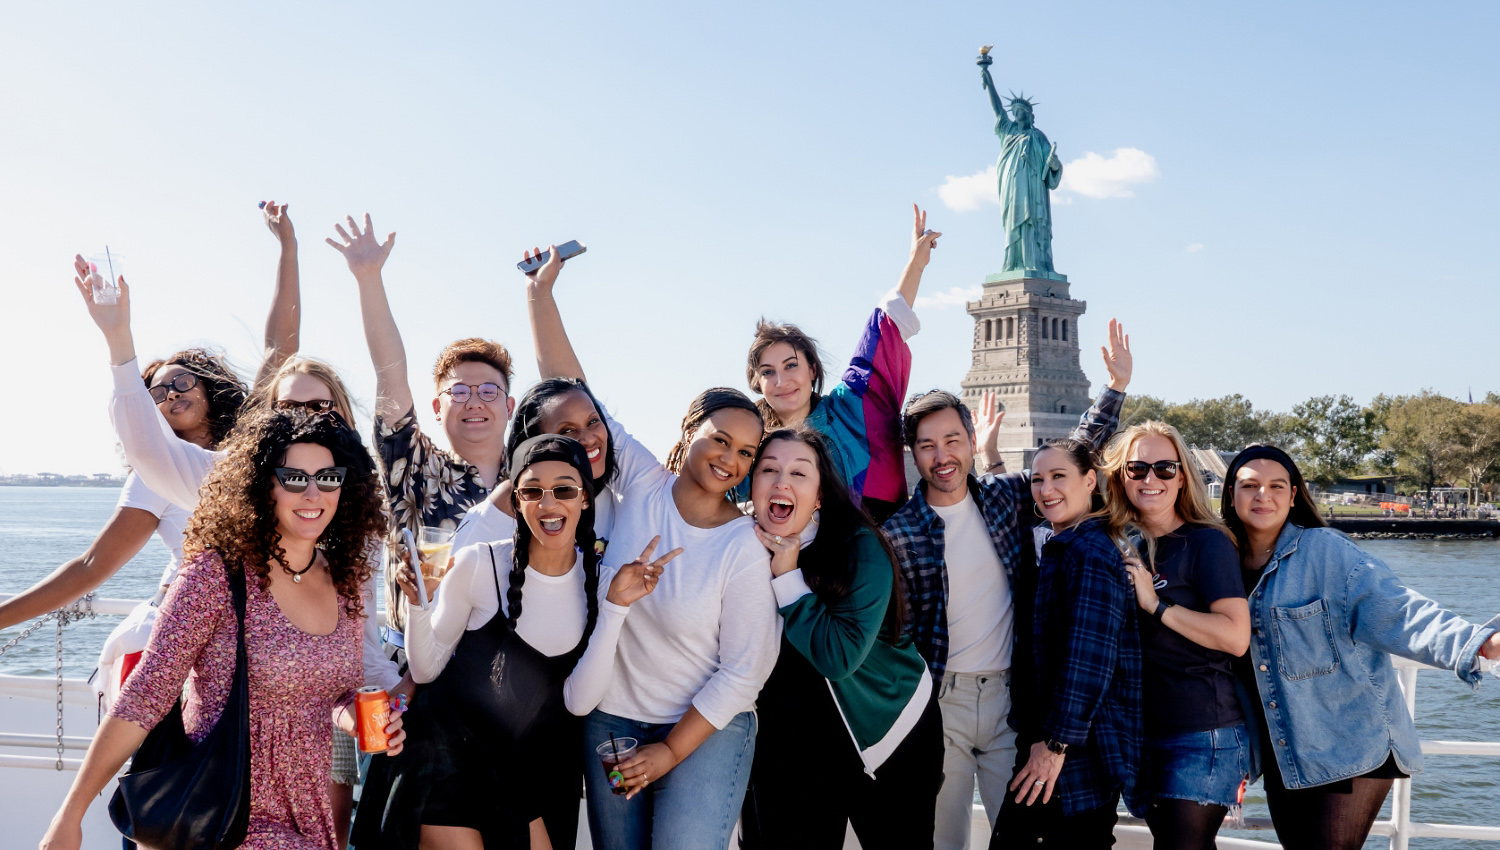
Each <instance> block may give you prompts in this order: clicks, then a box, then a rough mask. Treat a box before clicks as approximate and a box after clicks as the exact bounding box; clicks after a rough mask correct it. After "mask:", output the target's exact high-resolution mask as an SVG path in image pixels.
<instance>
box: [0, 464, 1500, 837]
mask: <svg viewBox="0 0 1500 850" xmlns="http://www.w3.org/2000/svg"><path fill="white" fill-rule="evenodd" d="M118 497H119V491H118V490H116V489H113V488H91V487H5V486H0V552H3V553H4V557H3V559H0V592H4V593H15V592H17V591H19V590H21V589H23V588H25V587H27V586H28V585H30V584H32V583H33V582H35V581H36V580H38V579H39V578H41V577H43V576H45V575H46V574H47V573H48V572H50V571H51V570H53V569H55V568H56V567H58V566H59V565H61V564H62V563H63V562H64V561H66V560H68V559H69V558H72V557H75V556H77V555H79V554H81V553H83V552H84V551H85V550H86V549H87V548H88V545H89V544H90V543H91V542H92V541H93V539H94V536H95V535H96V534H97V533H98V532H99V529H100V528H102V527H103V525H104V523H105V521H106V520H108V518H109V516H110V514H111V513H112V512H113V511H114V507H115V501H116V500H117V499H118ZM1362 545H1363V546H1364V547H1365V548H1366V549H1367V550H1368V551H1370V552H1372V553H1373V554H1375V555H1376V556H1377V557H1379V558H1381V559H1383V560H1384V561H1385V562H1386V563H1387V564H1389V565H1390V566H1391V567H1392V568H1393V569H1394V570H1395V571H1396V573H1397V574H1398V575H1400V576H1401V577H1402V578H1403V579H1404V580H1405V581H1406V582H1407V583H1408V584H1409V585H1411V586H1412V587H1414V588H1416V589H1417V590H1419V591H1421V592H1422V593H1424V594H1426V595H1428V596H1430V597H1432V598H1434V599H1436V600H1438V601H1439V602H1441V603H1443V604H1444V605H1446V606H1448V607H1449V608H1451V609H1453V610H1454V611H1457V612H1458V613H1460V614H1462V615H1464V616H1465V617H1468V618H1470V619H1473V620H1477V621H1479V622H1483V621H1484V620H1487V619H1489V618H1490V617H1491V616H1493V615H1494V614H1495V613H1496V612H1500V542H1495V541H1489V540H1406V541H1388V540H1381V541H1367V542H1364V543H1363V544H1362ZM166 558H167V552H166V548H165V547H164V546H163V545H162V543H161V541H160V540H159V539H158V538H156V537H152V539H151V541H150V542H149V543H148V544H147V545H146V547H145V548H144V549H143V550H142V551H141V553H140V554H139V555H137V556H136V557H135V558H134V559H133V560H132V561H131V562H130V563H129V564H127V565H126V566H125V568H124V569H122V570H121V571H120V572H119V573H118V574H117V575H116V576H115V577H114V578H113V579H111V580H110V581H109V582H107V583H106V584H105V585H104V586H103V587H102V588H101V589H100V590H99V595H100V596H106V597H116V598H129V599H142V598H146V597H149V596H150V595H151V594H152V593H153V591H154V584H155V582H156V580H157V578H158V577H159V576H160V574H161V568H162V566H163V564H165V562H166ZM118 621H119V620H118V618H115V617H107V618H99V619H96V620H84V621H82V622H79V623H74V624H70V625H69V626H67V628H66V637H65V643H64V664H63V673H64V675H66V676H69V677H78V678H86V677H87V676H88V675H89V674H90V673H91V672H92V671H93V669H94V664H95V661H96V656H97V653H98V651H99V647H100V645H101V644H102V643H103V640H104V638H105V636H106V635H108V634H109V632H110V630H111V629H112V628H114V625H115V624H116V623H117V622H118ZM54 629H55V627H54V626H53V625H52V624H50V623H49V624H47V625H46V626H45V627H43V628H42V629H41V630H39V631H38V633H36V634H34V635H33V636H32V637H31V638H29V639H28V640H26V641H25V642H24V643H22V644H21V645H19V646H17V647H15V648H13V649H11V650H10V651H9V652H7V653H6V654H5V655H4V656H3V657H0V672H3V673H11V674H18V675H48V676H50V675H52V674H53V673H54V672H55V642H54V640H53V638H54V634H55V631H54ZM19 630H20V628H19V627H17V628H11V629H5V630H0V644H4V643H5V642H8V641H9V640H10V639H11V638H14V637H15V636H16V634H17V633H18V632H19ZM1417 681H1418V688H1417V728H1418V731H1419V734H1420V736H1421V737H1422V738H1424V739H1438V740H1459V741H1500V680H1496V679H1493V678H1487V679H1486V681H1485V683H1484V685H1483V686H1482V687H1481V688H1480V690H1479V691H1478V692H1473V691H1470V689H1469V688H1468V687H1467V686H1465V685H1463V684H1462V683H1460V682H1459V681H1458V680H1457V679H1456V678H1455V677H1454V676H1453V675H1451V674H1447V673H1441V672H1432V671H1427V672H1424V673H1422V674H1421V675H1420V676H1418V679H1417ZM0 726H3V724H0ZM0 731H4V729H3V728H0ZM1366 733H1367V730H1362V729H1357V728H1351V729H1350V730H1349V734H1350V735H1360V734H1366ZM1497 788H1500V760H1497V759H1493V758H1480V757H1471V756H1429V757H1428V758H1427V761H1426V769H1425V770H1424V772H1423V773H1422V774H1420V775H1419V776H1417V777H1416V780H1415V781H1414V783H1413V793H1412V818H1413V820H1418V821H1431V822H1437V823H1467V824H1476V825H1488V826H1500V812H1497V810H1496V809H1495V807H1494V806H1492V805H1490V802H1491V801H1492V800H1493V799H1494V796H1495V793H1496V789H1497ZM1245 814H1246V815H1248V816H1256V815H1260V816H1264V815H1266V810H1265V802H1264V796H1263V795H1261V794H1260V793H1259V791H1258V789H1256V788H1253V787H1252V789H1251V791H1250V794H1249V796H1248V797H1247V799H1246V806H1245ZM1388 816H1389V803H1387V806H1386V811H1385V812H1384V813H1383V814H1382V817H1383V818H1384V817H1388ZM1234 834H1237V835H1244V836H1245V837H1269V836H1265V835H1264V834H1263V833H1259V834H1258V833H1234ZM1386 843H1387V839H1385V838H1372V839H1370V841H1369V843H1368V845H1367V847H1369V848H1377V847H1385V846H1386ZM1412 846H1413V847H1414V848H1424V850H1439V848H1443V849H1444V850H1457V848H1464V847H1476V848H1477V847H1485V846H1493V845H1492V844H1486V843H1485V842H1462V841H1446V840H1440V839H1414V840H1413V841H1412Z"/></svg>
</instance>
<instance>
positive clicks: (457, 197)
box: [0, 2, 1500, 472]
mask: <svg viewBox="0 0 1500 850" xmlns="http://www.w3.org/2000/svg"><path fill="white" fill-rule="evenodd" d="M433 6H436V4H422V8H420V9H419V8H418V7H417V6H415V5H413V4H391V3H363V4H352V3H350V4H291V3H258V4H241V5H235V6H232V7H231V6H229V5H225V4H216V5H203V4H188V3H179V4H152V5H151V6H150V7H149V8H128V9H127V8H125V7H121V6H119V5H118V4H29V5H24V6H20V7H17V8H14V9H11V10H9V11H8V14H7V26H6V27H5V28H4V31H3V32H0V73H3V75H4V80H5V84H4V85H3V86H0V114H4V115H5V116H6V124H5V130H4V131H3V133H0V163H3V167H0V197H3V199H4V203H3V206H0V288H3V297H4V298H5V300H6V301H7V302H8V304H7V305H6V307H7V309H6V313H7V316H6V318H7V321H6V323H5V324H6V332H5V333H4V334H0V357H3V358H4V359H5V362H7V363H9V364H10V368H9V369H8V370H6V371H5V372H4V373H3V375H0V397H3V398H7V399H10V400H11V402H10V403H9V404H7V405H6V411H7V415H5V416H3V417H0V469H3V470H4V471H6V472H26V471H40V470H48V471H55V472H95V471H105V470H114V469H117V468H118V460H117V456H116V451H115V446H114V441H113V438H112V436H111V433H110V429H109V425H108V422H107V420H106V417H105V414H104V401H105V399H106V397H107V394H108V388H109V383H108V374H107V370H106V369H105V366H106V360H107V358H106V355H105V349H104V345H103V342H102V340H101V339H100V337H99V335H98V333H97V331H95V329H94V328H93V326H92V324H90V323H89V321H88V318H87V316H86V314H85V313H84V311H83V309H82V306H81V305H80V304H78V303H77V295H76V293H75V292H74V291H73V290H72V288H71V285H70V274H69V264H68V260H69V258H70V257H71V256H72V254H73V253H75V252H77V251H83V252H84V253H88V252H89V251H91V250H95V249H98V248H99V247H101V246H102V245H104V244H106V243H108V244H109V245H110V246H111V248H112V249H113V250H115V251H118V252H120V253H121V254H122V255H124V256H125V257H126V259H127V262H128V263H129V272H128V274H127V278H128V279H130V280H131V281H132V284H133V288H134V293H135V302H136V304H135V306H136V317H135V328H136V338H137V348H138V350H139V351H140V352H141V353H142V354H162V353H166V352H169V351H171V350H174V349H176V348H179V347H182V346H184V345H189V344H202V343H212V344H217V345H219V346H222V347H224V348H225V349H227V350H228V351H229V353H230V354H231V355H232V356H233V357H234V358H235V359H236V361H237V362H238V363H239V364H241V366H242V368H243V369H244V371H246V372H249V371H250V370H251V369H252V368H253V364H254V360H255V357H256V356H257V350H258V349H257V340H258V338H259V332H260V327H261V325H262V323H263V320H264V312H265V309H266V306H267V304H268V301H269V297H270V290H271V284H272V281H273V276H274V269H275V261H276V246H275V242H274V240H273V239H272V238H271V236H270V235H269V234H268V233H267V232H266V231H265V229H264V227H263V225H262V224H261V222H260V217H259V212H258V211H257V209H256V202H257V201H259V200H263V199H266V198H276V199H278V200H288V201H290V202H291V215H292V218H293V220H294V222H295V223H296V226H297V230H298V236H299V238H300V243H301V253H302V279H303V301H304V313H305V316H304V321H303V335H304V352H305V353H308V354H311V355H315V356H319V357H322V358H324V359H327V360H330V361H332V362H333V363H334V364H335V365H336V366H338V367H339V368H340V369H341V370H342V371H343V373H344V374H345V375H346V376H347V377H348V379H349V382H350V384H351V385H352V386H353V388H354V389H355V391H356V394H357V395H360V396H361V397H362V398H363V399H364V400H365V401H366V402H368V400H369V399H370V396H371V395H372V393H373V372H372V369H371V367H370V363H369V359H368V356H367V354H366V350H365V346H364V340H363V335H362V331H361V328H360V323H359V316H358V312H357V309H356V306H355V290H354V286H353V280H352V278H351V277H350V275H349V274H348V272H347V271H346V270H345V268H344V266H343V262H342V259H341V258H340V257H339V255H338V254H337V253H336V252H334V251H333V250H332V249H331V248H329V247H327V246H326V245H324V244H323V242H322V240H323V238H324V237H325V236H327V235H331V233H332V225H333V223H334V222H335V221H338V220H341V218H342V216H343V215H344V214H346V213H353V214H355V215H358V214H361V213H363V212H366V211H368V212H369V213H371V215H372V216H373V217H374V220H375V224H376V227H377V229H379V230H380V231H381V232H387V231H391V230H394V231H397V232H398V233H399V234H400V236H399V239H398V243H397V247H396V250H395V253H394V254H393V255H392V258H391V261H390V263H389V264H388V265H387V268H386V280H387V285H388V288H389V291H390V297H391V300H392V303H393V305H394V306H395V309H396V311H397V320H398V322H399V323H400V325H401V327H402V330H403V332H404V335H405V340H406V346H407V352H408V358H409V361H410V364H411V367H412V369H411V371H412V378H411V380H412V385H413V388H414V391H415V393H416V395H417V397H418V398H419V399H422V398H425V397H427V395H428V392H429V391H428V390H427V387H429V386H430V382H429V379H428V368H429V367H430V364H431V362H432V359H433V357H434V356H435V355H436V353H437V351H438V350H439V349H440V348H441V347H442V345H443V344H444V343H446V342H448V341H450V340H452V339H455V338H458V337H462V336H471V335H483V336H488V337H492V338H495V339H499V340H501V341H504V342H506V343H507V344H508V345H510V346H511V347H512V349H513V350H514V351H515V352H516V354H517V361H518V364H519V365H520V367H521V368H520V373H519V375H518V381H517V383H518V384H521V385H524V384H525V383H527V382H529V381H530V380H532V379H534V377H535V367H534V365H533V363H532V357H531V342H530V338H529V333H528V329H527V323H526V317H525V312H524V311H525V304H524V294H523V289H522V285H521V281H520V279H519V276H518V273H516V272H515V270H514V268H513V264H514V262H515V261H516V260H518V259H519V255H520V253H521V251H522V250H523V249H524V248H526V247H528V246H530V245H533V244H537V243H540V244H546V243H547V242H549V241H559V242H560V241H564V240H567V239H571V238H577V239H580V240H583V241H584V242H586V243H588V245H589V253H588V254H587V255H586V256H585V257H583V258H581V259H579V260H578V261H577V262H575V263H571V264H569V267H568V268H567V269H566V270H565V271H564V276H563V279H562V281H561V282H560V283H559V301H560V303H561V305H562V308H563V311H564V317H565V319H566V320H567V321H568V324H569V328H570V330H571V331H572V333H573V337H574V340H575V342H576V343H577V344H578V347H579V349H580V355H581V356H582V358H583V361H584V365H585V367H586V368H587V369H588V371H589V373H590V377H591V379H592V381H593V383H594V384H595V386H596V388H597V390H598V392H599V394H600V396H601V397H602V398H603V399H604V400H605V401H606V402H607V404H609V406H610V407H611V408H612V409H613V410H614V411H615V412H616V414H617V416H618V417H619V418H620V419H621V420H622V421H623V422H624V423H625V424H626V425H627V427H630V428H631V429H632V430H634V431H636V432H638V433H640V434H641V435H642V437H643V438H644V439H645V441H646V443H647V444H648V445H649V446H651V447H652V448H654V449H656V450H658V451H664V450H665V449H666V448H667V446H668V445H669V444H670V442H671V441H672V439H673V438H674V436H675V431H676V423H677V422H678V420H679V419H680V417H681V415H682V413H683V411H684V409H685V407H686V404H687V401H688V400H689V399H690V398H691V397H692V396H693V395H694V394H695V393H697V392H698V391H699V390H701V389H703V388H704V387H707V386H712V385H719V384H723V385H729V386H736V387H743V386H744V377H743V375H744V367H743V363H744V351H745V347H746V345H747V344H748V340H749V336H750V332H751V328H752V327H753V323H754V321H755V319H756V317H758V316H760V315H766V316H769V317H773V318H777V319H782V320H789V321H796V322H798V323H800V324H801V325H802V326H803V327H804V328H805V329H806V330H808V331H809V332H810V333H812V334H813V335H814V336H816V337H817V338H818V339H819V340H820V341H821V343H822V345H823V347H824V349H825V350H826V351H827V352H828V354H829V356H830V358H831V359H832V360H835V361H842V360H843V359H844V358H846V357H847V356H848V353H849V351H850V349H851V348H852V345H853V342H854V338H855V335H856V334H857V332H858V330H859V328H860V325H861V323H862V321H863V319H864V317H865V315H866V314H867V312H868V310H869V309H870V307H871V306H873V302H874V299H875V298H876V297H877V296H878V295H879V294H880V293H881V292H882V291H883V290H885V289H887V288H888V287H890V286H891V285H892V284H893V283H894V282H895V280H896V278H897V276H898V274H899V272H900V268H901V265H902V263H903V261H904V259H905V255H906V251H907V247H908V241H907V240H908V227H909V212H908V208H909V204H910V203H911V202H913V201H915V202H918V203H921V204H922V205H923V206H925V207H927V208H928V209H929V210H930V225H931V226H932V227H934V228H936V229H938V230H942V231H943V232H944V233H945V234H946V236H945V237H944V239H943V241H942V244H941V247H940V248H939V249H938V252H937V254H936V259H935V260H934V261H933V263H932V265H931V266H930V267H929V269H928V273H927V277H926V280H925V281H924V286H923V292H924V294H925V295H928V296H940V295H942V294H949V296H950V297H948V298H941V297H939V298H935V299H934V301H932V302H924V304H923V306H922V308H921V309H920V311H919V312H920V315H921V317H922V320H923V323H924V329H923V332H922V333H921V334H920V335H919V336H918V337H916V338H915V339H914V340H913V341H912V349H913V354H914V357H915V364H914V370H913V378H912V388H913V389H925V388H927V387H931V386H945V387H949V388H956V387H957V384H958V381H959V380H960V379H961V378H962V377H963V374H964V371H965V370H966V369H967V366H968V360H969V358H968V350H969V349H968V346H969V339H970V334H971V331H972V320H971V319H970V318H969V317H968V316H967V315H966V314H965V313H964V312H963V309H962V307H961V306H959V305H957V302H958V301H959V300H961V296H953V295H952V293H953V290H954V289H957V290H959V291H960V293H963V292H965V291H971V290H972V289H973V287H975V286H977V285H978V283H979V282H980V281H981V280H982V279H983V277H984V276H985V275H986V274H988V273H991V272H993V271H996V270H997V269H998V268H999V265H1000V258H1001V254H1002V240H1001V235H1000V233H999V227H1000V223H999V219H1000V215H999V208H998V206H995V205H993V204H989V203H986V202H983V201H979V200H976V198H977V197H978V196H975V195H973V194H972V193H970V194H969V195H967V196H966V195H964V194H963V191H962V190H963V188H964V187H965V186H966V185H968V186H972V184H973V181H970V183H968V184H965V183H964V182H963V181H962V179H961V178H968V177H972V176H973V175H976V174H979V173H981V172H983V171H984V169H985V168H986V167H987V166H989V165H990V164H992V163H993V162H994V160H995V157H996V155H997V153H998V142H997V140H996V139H995V138H994V136H993V135H992V132H991V124H992V117H991V114H990V112H989V106H988V104H987V102H986V100H985V97H984V94H983V92H982V91H981V89H980V86H979V75H978V71H977V69H976V68H975V66H974V56H975V54H976V53H977V48H978V46H979V45H980V44H989V43H993V44H995V45H996V47H995V51H994V54H995V65H994V66H993V69H992V70H993V72H994V74H995V77H996V80H997V82H998V83H999V85H1000V87H1001V88H1002V89H1015V90H1017V91H1020V90H1022V89H1024V90H1025V91H1026V93H1027V94H1029V95H1032V96H1034V97H1035V98H1036V99H1037V101H1038V102H1039V107H1038V109H1037V124H1038V126H1039V127H1040V128H1041V129H1042V130H1043V131H1045V132H1046V133H1047V134H1048V136H1049V137H1050V138H1051V139H1053V140H1054V141H1055V142H1057V144H1058V148H1059V155H1060V157H1061V158H1062V159H1063V161H1064V162H1065V163H1067V164H1068V170H1067V172H1066V176H1067V178H1068V179H1069V182H1068V183H1065V184H1064V187H1063V189H1064V190H1065V191H1060V192H1059V193H1058V194H1057V195H1056V196H1055V199H1054V201H1055V204H1056V206H1055V213H1056V224H1055V234H1056V240H1055V244H1054V254H1055V257H1056V259H1057V267H1058V269H1059V271H1062V272H1063V273H1065V274H1067V275H1069V277H1070V279H1071V281H1072V283H1073V294H1074V297H1076V298H1081V299H1084V300H1086V301H1088V313H1087V315H1086V316H1085V317H1084V319H1083V323H1082V327H1081V336H1082V339H1083V341H1084V343H1085V345H1086V346H1088V345H1089V344H1090V343H1091V342H1092V341H1093V340H1097V339H1099V338H1101V337H1102V336H1103V328H1104V325H1105V323H1106V322H1107V321H1108V319H1109V317H1110V316H1118V317H1120V318H1121V319H1122V320H1123V321H1125V322H1126V325H1127V327H1128V329H1129V330H1130V332H1131V335H1132V339H1133V341H1134V343H1135V350H1136V359H1137V371H1136V380H1135V383H1134V384H1133V386H1132V390H1133V391H1138V392H1145V393H1151V394H1155V395H1161V396H1165V397H1168V398H1171V399H1178V400H1185V399H1187V398H1190V397H1195V396H1197V397H1206V396H1218V395H1223V394H1226V393H1231V392H1239V393H1243V394H1244V395H1246V396H1247V397H1249V398H1250V399H1252V400H1253V401H1254V402H1255V403H1256V404H1257V405H1258V406H1262V407H1269V408H1277V409H1285V408H1288V407H1290V406H1291V405H1292V404H1294V403H1296V402H1297V401H1300V400H1302V399H1304V398H1307V397H1309V396H1312V395H1320V394H1324V393H1348V394H1350V395H1353V396H1354V397H1355V398H1356V399H1359V400H1361V401H1365V400H1368V399H1369V398H1370V397H1371V396H1372V395H1374V394H1376V393H1378V392H1389V393H1402V392H1414V391H1417V390H1419V389H1422V388H1424V387H1430V388H1432V389H1434V390H1437V391H1439V392H1443V393H1446V394H1449V395H1454V396H1460V395H1463V394H1465V393H1466V392H1467V391H1468V389H1469V387H1471V386H1472V387H1473V390H1474V392H1475V394H1476V395H1480V394H1482V393H1483V392H1484V391H1486V390H1489V389H1500V380H1497V379H1496V378H1495V377H1494V370H1493V369H1492V368H1490V367H1491V363H1492V361H1493V359H1494V358H1493V356H1492V353H1491V352H1492V351H1493V349H1494V342H1493V340H1494V334H1493V331H1492V324H1493V321H1494V316H1495V315H1496V308H1497V306H1500V303H1497V302H1500V296H1497V295H1496V283H1497V282H1500V262H1497V259H1496V256H1495V252H1494V250H1493V246H1494V245H1495V244H1496V239H1495V235H1494V233H1495V231H1496V230H1497V225H1500V216H1497V215H1496V213H1495V211H1494V208H1493V199H1495V198H1496V197H1497V196H1500V169H1497V165H1496V154H1495V142H1494V140H1495V138H1496V137H1497V136H1500V117H1497V115H1500V110H1497V108H1496V106H1497V103H1496V94H1495V83H1496V81H1497V80H1500V60H1497V58H1496V52H1495V51H1494V49H1493V44H1492V38H1493V33H1494V32H1496V31H1497V24H1500V8H1497V7H1496V6H1494V5H1493V4H1487V3H1467V4H1465V3H1456V4H1447V5H1444V6H1442V7H1437V8H1420V7H1414V6H1412V5H1410V4H1402V5H1398V4H1353V3H1348V4H1343V3H1340V4H1317V5H1314V4H1303V3H1295V4H1294V3H1261V4H1251V5H1246V4H1239V5H1228V4H1186V3H1183V4H1128V5H1127V4H1116V3H1049V4H1036V3H1033V4H1025V5H1020V4H1009V3H1006V4H998V3H972V4H958V3H952V4H941V5H935V6H934V7H932V8H927V7H923V8H920V9H919V8H917V7H914V6H913V5H911V4H900V5H898V4H888V3H868V2H866V3H822V4H782V3H761V4H675V5H669V4H657V5H653V6H651V7H649V8H636V7H634V6H630V7H627V6H624V5H623V4H594V3H568V4H560V3H551V4H528V5H515V4H503V5H496V4H483V5H456V4H447V5H443V6H442V7H440V8H438V9H437V10H434V8H429V7H433ZM1091 155H1092V156H1091ZM949 178H960V179H959V180H957V182H954V181H950V180H949ZM945 185H948V186H949V187H950V189H949V190H948V192H947V193H940V188H941V187H943V186H945ZM945 195H946V197H947V198H948V201H949V202H951V203H956V204H957V205H958V206H960V207H962V206H964V203H963V199H964V198H967V201H968V206H969V207H972V209H955V208H952V207H950V206H949V203H947V202H945V200H944V197H945ZM955 199H958V200H957V201H955ZM1083 363H1084V367H1085V369H1086V370H1087V371H1088V373H1089V376H1090V377H1091V378H1092V379H1093V380H1094V382H1095V386H1096V388H1097V386H1098V384H1099V383H1100V382H1101V381H1102V379H1103V377H1104V371H1103V369H1102V366H1100V365H1099V363H1098V359H1097V355H1096V354H1091V353H1089V352H1088V351H1087V349H1086V351H1085V355H1084V360H1083ZM367 409H368V407H367ZM429 421H430V420H429ZM362 427H364V426H362ZM433 430H436V429H433Z"/></svg>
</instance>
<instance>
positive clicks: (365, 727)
mask: <svg viewBox="0 0 1500 850" xmlns="http://www.w3.org/2000/svg"><path fill="white" fill-rule="evenodd" d="M390 722H391V698H390V696H389V695H388V694H386V692H385V688H377V687H375V686H373V685H371V686H368V687H363V688H360V689H359V690H358V691H356V692H355V695H354V724H355V726H354V731H355V738H356V739H357V740H358V741H359V751H360V752H362V753H383V752H385V751H386V750H388V749H390V743H391V742H390V738H388V737H387V736H386V734H385V727H386V726H388V725H390Z"/></svg>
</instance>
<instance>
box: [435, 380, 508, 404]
mask: <svg viewBox="0 0 1500 850" xmlns="http://www.w3.org/2000/svg"><path fill="white" fill-rule="evenodd" d="M502 392H503V390H501V389H500V385H499V384H496V383H492V382H490V381H485V382H484V383H482V384H480V385H479V386H477V387H471V386H469V385H468V384H454V385H453V386H451V387H449V388H448V389H446V390H443V392H441V393H438V395H443V394H444V393H446V394H447V395H448V397H449V398H451V399H453V401H454V403H455V404H465V403H467V402H468V400H469V395H470V394H471V393H478V395H479V400H480V401H494V400H495V399H497V398H499V397H500V394H501V393H502Z"/></svg>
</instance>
